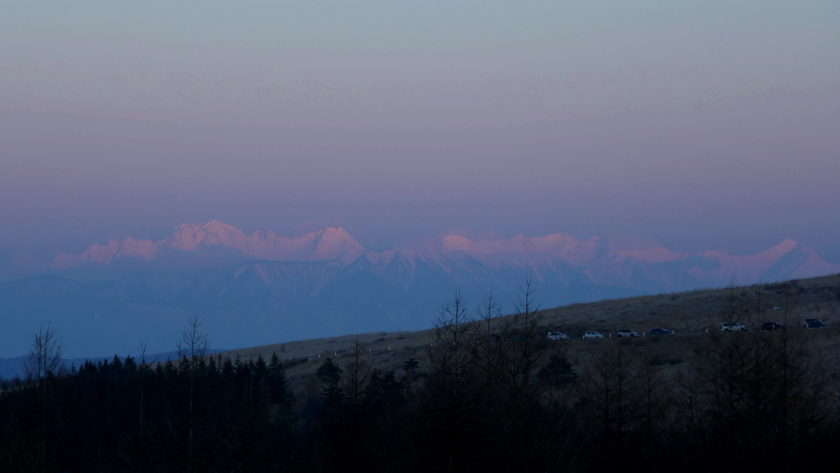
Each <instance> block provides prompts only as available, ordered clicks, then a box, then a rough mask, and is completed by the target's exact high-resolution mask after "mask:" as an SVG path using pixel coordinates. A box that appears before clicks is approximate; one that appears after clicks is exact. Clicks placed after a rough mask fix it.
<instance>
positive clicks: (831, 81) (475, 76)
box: [0, 0, 840, 266]
mask: <svg viewBox="0 0 840 473" xmlns="http://www.w3.org/2000/svg"><path fill="white" fill-rule="evenodd" d="M135 3H138V4H125V3H122V2H121V3H114V2H95V1H83V2H72V4H71V3H69V2H47V3H44V2H5V3H3V4H1V5H0V166H1V167H0V170H1V171H2V172H0V222H2V225H0V258H3V259H5V260H6V261H15V263H14V264H24V263H21V262H22V261H28V258H30V257H31V258H34V259H35V260H38V259H39V258H48V257H52V256H54V255H55V254H56V253H57V252H59V251H68V252H75V251H79V250H80V249H82V248H84V247H85V246H87V245H89V244H92V243H96V242H100V241H103V240H104V239H107V238H121V237H124V236H127V235H132V236H135V237H151V238H158V237H160V236H163V235H164V234H166V233H168V232H169V230H170V229H171V228H172V227H173V226H174V225H176V224H178V223H182V222H202V221H207V220H210V219H213V218H215V219H218V220H221V221H224V222H226V223H230V224H233V225H236V226H238V227H240V228H242V229H243V230H245V231H246V232H249V233H250V232H251V231H253V230H254V229H257V228H265V227H267V228H272V229H275V230H278V231H280V232H283V233H287V234H293V233H300V232H302V231H304V230H311V229H312V228H310V227H317V226H322V225H327V224H335V223H340V224H342V225H343V226H345V227H346V228H347V229H348V230H349V231H350V232H351V233H352V234H354V235H355V236H356V237H357V238H358V239H359V240H360V241H361V242H362V243H363V244H365V245H366V246H369V247H389V246H394V245H398V244H400V243H402V242H405V241H409V240H417V239H422V238H426V237H432V236H435V235H440V234H441V233H443V232H446V231H447V230H449V229H452V228H469V229H472V230H473V231H476V232H479V233H488V232H489V233H493V234H497V235H500V236H505V237H510V236H514V235H516V234H519V233H524V234H526V235H541V234H547V233H554V232H563V233H569V234H572V235H574V236H576V237H581V238H585V237H589V236H593V235H603V236H606V237H609V236H611V235H632V236H634V237H638V238H642V239H648V240H654V241H657V242H659V243H661V244H663V245H664V246H666V247H669V248H671V249H674V250H680V251H698V250H703V249H725V250H729V251H731V252H734V253H751V252H757V251H761V250H764V249H766V248H768V247H769V246H772V245H774V244H776V243H778V242H779V241H781V240H782V239H784V238H793V239H795V240H798V241H801V242H803V243H806V244H809V245H811V246H812V247H814V248H815V249H816V250H817V251H818V252H820V253H821V254H822V255H823V256H825V257H826V259H828V260H830V261H832V262H840V217H838V215H840V210H838V209H840V3H838V2H836V1H833V0H826V1H800V2H789V1H783V2H776V1H768V0H760V1H743V2H729V1H717V2H688V1H686V2H682V1H680V2H675V1H656V2H654V1H647V2H644V1H643V2H619V1H612V2H604V1H592V2H557V1H544V2H537V1H535V2H527V4H526V5H522V4H517V5H514V4H512V3H510V2H490V1H486V0H485V1H481V2H478V1H471V2H465V1H456V2H437V1H430V2H384V1H383V2H316V1H313V2H295V3H292V2H237V3H236V4H235V5H229V4H223V3H221V2H219V3H216V2H178V3H177V5H173V4H172V3H171V2H142V4H139V3H141V2H135ZM414 3H416V4H414ZM307 222H309V223H307ZM0 266H2V265H0Z"/></svg>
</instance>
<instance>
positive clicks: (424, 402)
mask: <svg viewBox="0 0 840 473" xmlns="http://www.w3.org/2000/svg"><path fill="white" fill-rule="evenodd" d="M517 312H518V315H514V316H511V317H506V318H498V317H497V315H498V314H497V311H496V310H495V308H494V305H493V303H492V301H489V302H488V303H487V304H486V305H485V310H484V311H483V313H482V314H481V315H482V316H481V317H479V318H476V317H469V316H468V314H467V311H466V310H465V306H464V303H463V301H462V300H461V299H460V298H456V299H455V300H454V301H453V303H452V304H450V305H449V306H447V307H446V308H445V310H444V311H442V314H441V317H440V319H439V320H438V321H437V324H436V330H435V331H434V339H433V340H432V343H431V344H430V346H429V348H428V352H427V353H426V355H425V358H424V359H420V360H416V359H407V360H405V362H404V363H403V365H402V367H400V368H399V369H396V370H393V371H390V370H388V371H383V370H381V369H377V368H375V367H374V366H372V365H371V360H370V359H369V358H368V355H367V350H366V349H365V347H364V346H363V345H362V344H361V343H360V342H356V344H355V346H354V347H353V349H352V351H351V354H350V356H349V357H348V358H349V359H348V360H347V361H344V362H343V363H341V364H339V363H336V362H335V361H334V360H332V359H326V360H325V361H324V362H323V363H322V364H321V365H320V367H319V368H318V370H317V372H316V373H315V378H314V379H313V380H312V384H311V389H309V390H308V391H307V392H305V393H303V394H302V395H301V396H300V397H299V398H296V397H295V396H293V395H292V393H291V391H290V389H289V386H288V385H287V381H286V376H285V370H284V365H283V363H281V361H280V360H279V359H278V358H277V356H276V355H275V356H273V357H271V359H269V360H264V359H262V358H258V359H256V360H241V359H229V358H222V357H220V356H208V355H204V349H205V348H206V338H203V335H202V334H201V333H200V332H199V331H198V330H197V328H198V324H197V323H194V324H193V326H192V327H191V329H190V330H187V331H185V336H184V339H183V340H182V342H183V343H182V345H181V347H180V348H181V352H182V354H183V356H182V357H181V358H180V359H179V360H178V361H170V362H166V363H161V364H154V365H152V364H150V363H148V362H146V361H145V360H143V359H142V358H141V359H140V360H135V359H132V358H125V359H119V358H115V359H114V360H112V361H108V362H100V363H87V364H85V365H84V366H81V367H79V368H78V369H74V370H72V371H70V372H62V370H61V368H60V365H57V364H54V363H53V362H54V361H55V360H56V359H55V357H54V356H52V355H53V352H52V351H50V350H41V351H39V350H33V357H32V358H31V359H32V360H33V361H32V363H30V369H31V370H35V371H37V372H35V373H34V374H32V373H33V371H30V374H31V375H30V376H29V378H28V380H27V381H26V382H25V383H23V384H22V385H17V386H11V387H8V386H7V387H6V388H4V390H3V393H2V396H0V423H2V424H1V425H2V429H0V471H102V472H105V471H161V472H168V471H172V472H176V471H177V472H193V471H196V472H216V471H218V472H223V471H225V472H227V471H249V472H250V471H315V472H317V471H323V472H332V471H372V472H375V471H404V472H427V471H523V472H524V471H528V472H530V471H604V470H615V469H619V468H620V469H622V470H625V471H675V470H679V471H709V470H713V469H723V470H726V471H754V470H759V469H761V470H770V471H779V470H781V471H785V470H808V469H817V468H818V467H819V466H822V465H825V464H831V463H833V462H834V461H835V460H834V456H835V455H834V451H833V448H832V447H835V446H836V445H837V442H838V440H840V422H838V411H837V401H836V395H835V393H833V392H829V391H828V390H827V383H828V380H827V379H826V377H825V374H824V373H825V370H824V366H821V362H822V360H821V359H820V358H819V357H818V356H816V355H815V354H814V353H812V352H811V351H810V350H809V349H808V344H807V340H806V339H805V338H803V337H802V336H801V334H796V333H787V332H785V331H778V332H773V333H743V334H712V335H710V336H709V337H708V339H706V340H705V341H704V342H702V343H701V344H700V345H698V346H697V347H696V350H695V355H694V356H693V357H692V358H691V359H689V360H687V361H686V362H684V363H680V364H678V365H675V366H671V365H669V364H668V363H667V362H666V361H664V360H659V359H656V358H654V357H649V356H646V355H645V354H644V350H643V348H641V347H640V346H639V341H638V340H635V341H628V342H624V341H622V342H618V341H609V342H607V343H600V344H599V345H598V346H599V348H600V349H599V350H597V353H596V354H595V355H593V356H592V357H591V359H589V360H587V361H586V363H583V364H582V365H583V366H584V368H583V369H581V372H580V373H576V372H574V370H573V369H572V365H571V364H570V363H569V361H568V360H567V359H566V351H565V348H564V347H566V345H565V344H563V343H562V342H550V341H548V340H545V332H546V330H545V327H544V326H542V325H540V320H539V313H538V311H537V310H536V309H535V308H534V307H533V305H532V303H531V301H530V294H529V293H528V292H527V291H526V294H525V298H524V302H523V304H522V305H521V306H520V307H518V308H517ZM196 322H197V321H196ZM36 341H37V339H36ZM596 343H597V342H596ZM645 343H648V344H650V342H649V341H647V342H645ZM37 346H38V345H37V344H36V348H37ZM38 367H40V368H38ZM38 370H40V371H38ZM826 462H829V463H826Z"/></svg>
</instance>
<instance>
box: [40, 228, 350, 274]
mask: <svg viewBox="0 0 840 473" xmlns="http://www.w3.org/2000/svg"><path fill="white" fill-rule="evenodd" d="M201 247H225V248H233V249H235V250H239V252H240V253H241V254H242V256H243V257H245V258H249V259H256V260H268V261H328V260H335V259H342V260H345V261H346V260H347V259H348V258H350V259H355V258H357V257H358V256H360V255H361V254H362V253H364V251H365V248H364V247H363V246H362V245H361V244H360V243H359V242H358V241H356V239H355V238H353V237H352V236H351V235H350V234H349V233H347V231H346V230H344V229H343V228H327V229H324V230H319V231H317V232H311V233H307V234H305V235H301V236H299V237H295V238H287V237H281V236H279V235H277V234H276V233H274V232H272V231H270V230H259V231H256V232H254V233H252V234H251V235H245V234H244V233H243V232H242V230H240V229H238V228H236V227H234V226H231V225H227V224H224V223H222V222H218V221H216V220H213V221H210V222H207V223H204V224H189V223H185V224H182V225H179V226H177V227H175V232H174V233H173V234H171V235H169V236H167V237H165V238H163V239H161V240H158V241H155V242H153V241H151V240H135V239H133V238H132V237H127V238H125V239H122V240H112V241H109V242H108V243H106V244H104V245H92V246H90V247H89V248H87V249H86V250H84V251H83V252H82V253H80V254H77V255H69V254H67V253H61V254H60V255H58V256H57V257H56V258H55V260H54V261H53V265H52V266H53V268H55V269H70V268H73V267H75V266H78V265H80V264H84V263H98V264H106V265H107V264H111V263H112V262H113V261H115V260H117V259H119V258H123V257H131V258H140V259H143V260H146V261H151V260H153V259H155V257H156V256H157V253H158V250H159V249H160V248H169V249H173V250H179V251H185V252H191V251H195V250H197V249H199V248H201Z"/></svg>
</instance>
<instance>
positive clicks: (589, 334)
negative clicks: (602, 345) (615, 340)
mask: <svg viewBox="0 0 840 473" xmlns="http://www.w3.org/2000/svg"><path fill="white" fill-rule="evenodd" d="M587 338H604V336H603V335H601V334H600V333H598V332H586V333H584V334H583V339H584V340H586V339H587Z"/></svg>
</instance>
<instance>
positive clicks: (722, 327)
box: [720, 322, 749, 332]
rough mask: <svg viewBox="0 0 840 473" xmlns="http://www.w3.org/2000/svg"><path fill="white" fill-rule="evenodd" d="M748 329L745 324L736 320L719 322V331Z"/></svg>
mask: <svg viewBox="0 0 840 473" xmlns="http://www.w3.org/2000/svg"><path fill="white" fill-rule="evenodd" d="M747 330H749V329H748V328H747V326H746V325H741V324H739V323H738V322H728V323H722V324H720V331H721V332H746V331H747Z"/></svg>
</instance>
